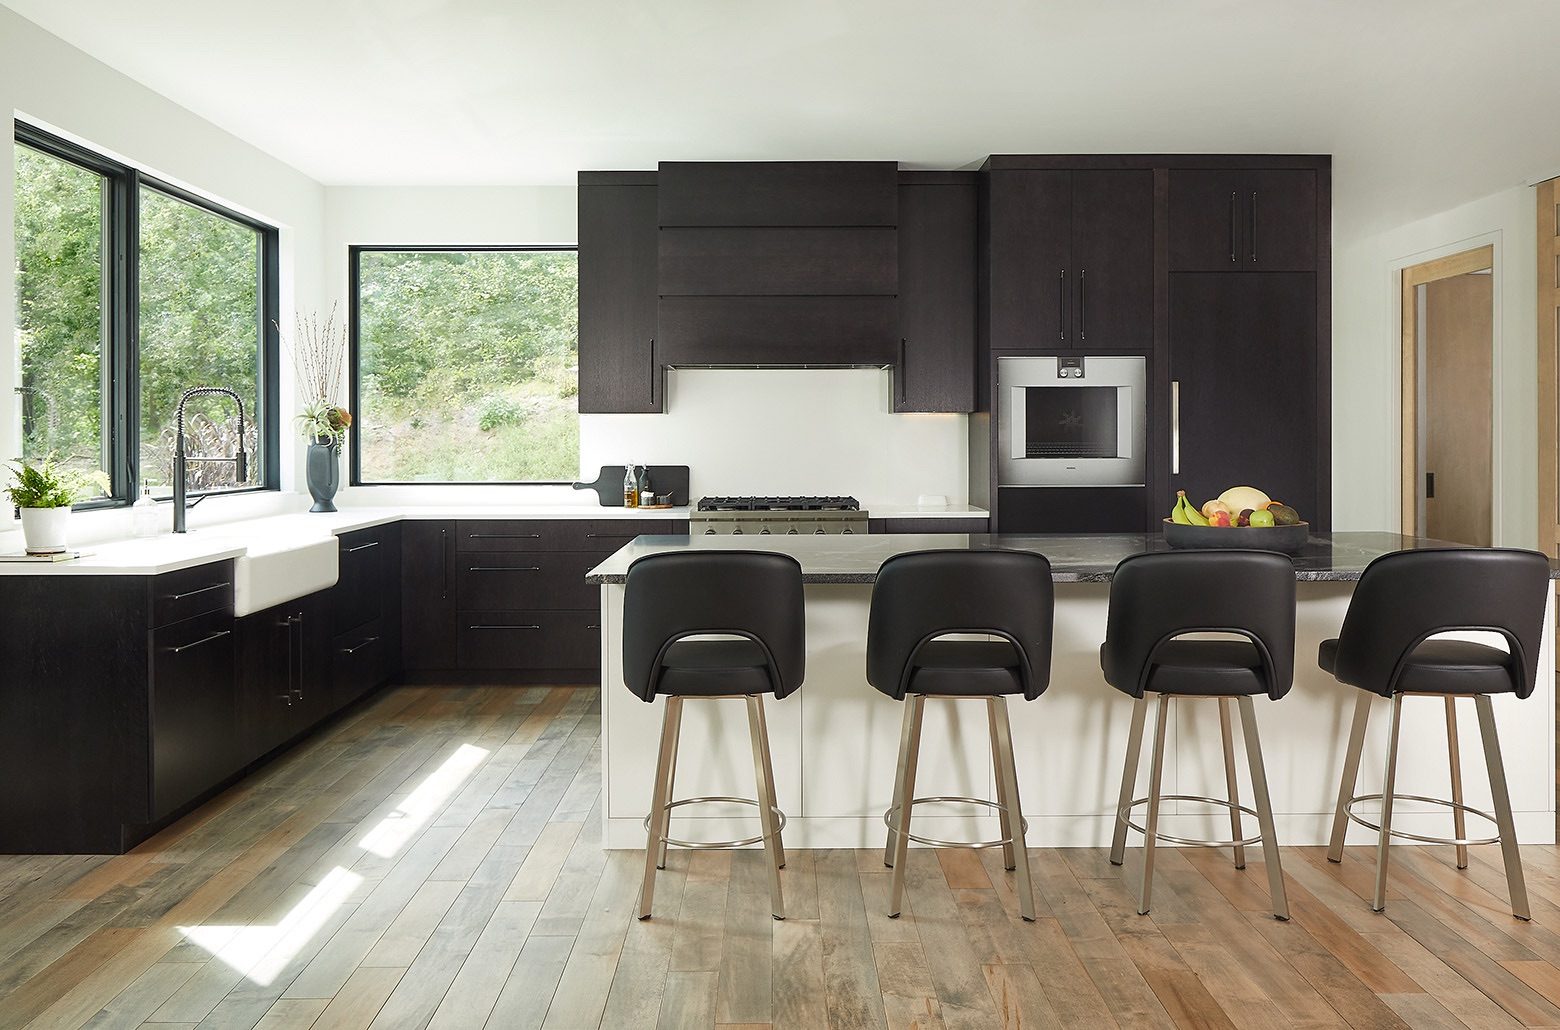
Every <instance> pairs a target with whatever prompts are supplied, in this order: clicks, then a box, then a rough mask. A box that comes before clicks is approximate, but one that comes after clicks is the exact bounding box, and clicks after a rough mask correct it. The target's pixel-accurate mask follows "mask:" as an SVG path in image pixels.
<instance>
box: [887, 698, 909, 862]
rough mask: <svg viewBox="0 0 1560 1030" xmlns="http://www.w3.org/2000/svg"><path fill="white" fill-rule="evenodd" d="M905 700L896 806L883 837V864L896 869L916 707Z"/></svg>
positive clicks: (896, 783)
mask: <svg viewBox="0 0 1560 1030" xmlns="http://www.w3.org/2000/svg"><path fill="white" fill-rule="evenodd" d="M913 697H914V695H911V697H907V698H905V700H904V706H905V710H904V712H903V714H902V716H901V718H900V720H899V760H898V761H897V762H896V763H895V765H894V797H893V800H892V801H890V802H889V804H891V805H893V806H894V811H893V813H892V815H893V818H892V819H890V820H889V823H888V832H886V833H885V834H884V835H883V864H884V865H885V866H887V867H888V868H890V869H892V868H894V843H895V841H897V840H898V839H899V838H898V835H897V834H895V833H894V828H895V827H896V826H898V825H899V805H900V804H901V803H902V802H903V798H904V793H905V765H906V763H907V762H909V760H910V748H909V743H908V742H909V740H910V718H911V714H912V713H911V710H912V709H913V708H914V707H915V705H914V704H913V701H912V698H913Z"/></svg>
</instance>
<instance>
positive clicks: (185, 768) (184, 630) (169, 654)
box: [151, 611, 243, 822]
mask: <svg viewBox="0 0 1560 1030" xmlns="http://www.w3.org/2000/svg"><path fill="white" fill-rule="evenodd" d="M151 666H152V672H151V682H152V703H151V737H152V812H151V821H154V822H155V821H156V820H158V819H161V818H162V817H163V816H165V815H167V814H169V813H170V812H172V811H174V810H175V809H177V808H179V807H180V806H182V805H184V804H186V803H187V802H189V801H192V800H194V799H195V798H196V797H197V796H198V795H200V794H203V793H205V792H206V791H207V790H209V789H211V788H212V787H214V786H216V785H217V784H218V783H220V782H221V781H222V780H223V779H225V778H227V777H228V776H230V775H232V774H233V773H234V772H237V771H238V769H239V768H241V767H242V765H243V761H242V760H241V758H240V751H239V748H238V747H237V746H236V745H237V738H236V731H237V697H236V690H235V686H234V681H233V616H232V615H230V614H228V613H227V612H223V611H219V612H212V613H210V614H208V615H201V616H197V617H196V618H193V619H186V620H185V621H183V622H176V623H174V624H173V625H171V626H164V627H163V628H161V629H158V630H154V631H153V632H152V661H151Z"/></svg>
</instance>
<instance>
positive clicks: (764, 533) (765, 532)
mask: <svg viewBox="0 0 1560 1030" xmlns="http://www.w3.org/2000/svg"><path fill="white" fill-rule="evenodd" d="M758 535H759V536H768V535H769V527H768V526H765V527H764V528H763V529H761V530H759V531H758Z"/></svg>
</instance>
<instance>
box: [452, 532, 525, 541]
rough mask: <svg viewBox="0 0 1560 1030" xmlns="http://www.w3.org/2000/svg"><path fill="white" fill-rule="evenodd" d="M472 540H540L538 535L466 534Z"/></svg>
mask: <svg viewBox="0 0 1560 1030" xmlns="http://www.w3.org/2000/svg"><path fill="white" fill-rule="evenodd" d="M467 537H468V538H469V539H472V540H540V539H541V538H542V534H540V533H468V534H467Z"/></svg>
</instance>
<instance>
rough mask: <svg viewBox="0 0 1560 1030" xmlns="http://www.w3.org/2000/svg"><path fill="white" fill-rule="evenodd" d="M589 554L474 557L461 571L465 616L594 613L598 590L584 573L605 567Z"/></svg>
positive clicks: (463, 558)
mask: <svg viewBox="0 0 1560 1030" xmlns="http://www.w3.org/2000/svg"><path fill="white" fill-rule="evenodd" d="M601 557H602V556H601V555H600V554H599V553H597V552H588V551H553V552H544V551H521V552H514V553H507V554H506V553H502V552H497V551H495V552H491V553H482V552H473V553H468V554H465V555H462V556H461V559H460V562H459V564H458V565H457V566H456V580H457V582H458V584H459V586H458V588H457V596H458V597H459V598H460V610H461V611H525V610H550V609H555V608H594V607H597V606H598V604H599V600H600V595H599V594H598V593H597V591H598V590H599V589H600V588H599V587H595V586H591V585H590V584H588V583H586V582H585V573H587V572H589V571H590V570H591V569H593V568H595V567H596V566H597V565H599V564H600V563H601Z"/></svg>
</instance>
